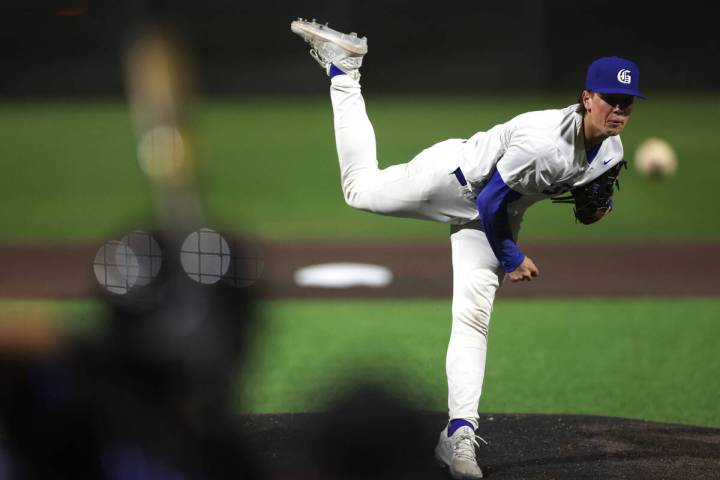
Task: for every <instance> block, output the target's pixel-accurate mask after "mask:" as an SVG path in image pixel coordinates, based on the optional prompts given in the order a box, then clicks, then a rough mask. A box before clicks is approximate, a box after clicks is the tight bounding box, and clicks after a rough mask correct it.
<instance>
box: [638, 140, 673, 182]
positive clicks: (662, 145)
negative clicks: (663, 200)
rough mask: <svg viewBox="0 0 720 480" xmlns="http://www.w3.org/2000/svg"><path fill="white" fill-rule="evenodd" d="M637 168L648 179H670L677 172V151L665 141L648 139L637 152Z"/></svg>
mask: <svg viewBox="0 0 720 480" xmlns="http://www.w3.org/2000/svg"><path fill="white" fill-rule="evenodd" d="M635 168H636V169H637V171H638V172H639V173H640V174H641V175H645V176H648V177H655V178H658V177H668V176H670V175H672V174H673V173H675V170H677V156H676V155H675V150H674V149H673V148H672V145H670V144H669V143H668V142H667V141H665V140H662V139H660V138H648V139H647V140H645V141H644V142H642V143H641V144H640V145H639V146H638V148H637V150H636V151H635Z"/></svg>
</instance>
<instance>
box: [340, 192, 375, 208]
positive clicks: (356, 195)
mask: <svg viewBox="0 0 720 480" xmlns="http://www.w3.org/2000/svg"><path fill="white" fill-rule="evenodd" d="M343 198H344V199H345V203H346V204H347V206H348V207H351V208H354V209H356V210H363V211H366V212H369V211H371V210H370V202H369V201H368V198H367V195H363V194H361V193H360V192H358V191H357V190H356V189H352V188H345V189H343Z"/></svg>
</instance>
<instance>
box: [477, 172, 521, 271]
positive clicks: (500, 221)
mask: <svg viewBox="0 0 720 480" xmlns="http://www.w3.org/2000/svg"><path fill="white" fill-rule="evenodd" d="M521 196H522V195H521V194H520V193H518V192H516V191H514V190H513V189H511V188H510V187H509V186H508V185H507V184H506V183H505V182H504V181H503V178H502V176H501V175H500V173H499V172H498V170H495V171H494V172H493V174H492V176H491V177H490V181H489V182H488V183H487V184H486V185H485V187H484V188H483V189H482V190H481V191H480V194H479V195H478V196H477V199H476V202H475V203H476V205H477V208H478V212H479V213H480V222H481V223H482V225H483V229H484V230H485V236H486V237H487V239H488V243H489V244H490V248H492V251H493V253H495V256H496V257H497V258H498V260H499V261H500V263H501V264H502V266H503V270H505V272H512V271H514V270H515V269H516V268H517V267H518V266H519V265H520V264H521V263H522V261H523V260H524V259H525V255H524V254H523V253H522V252H521V251H520V249H519V248H518V246H517V244H516V243H515V240H514V239H513V235H512V230H511V229H510V223H509V221H508V212H507V205H508V203H510V202H512V201H514V200H517V199H518V198H520V197H521Z"/></svg>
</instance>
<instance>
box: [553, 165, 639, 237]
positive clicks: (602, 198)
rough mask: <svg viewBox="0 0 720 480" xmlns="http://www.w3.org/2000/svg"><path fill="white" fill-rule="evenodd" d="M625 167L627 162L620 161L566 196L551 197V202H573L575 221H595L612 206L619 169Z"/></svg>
mask: <svg viewBox="0 0 720 480" xmlns="http://www.w3.org/2000/svg"><path fill="white" fill-rule="evenodd" d="M623 167H624V168H627V162H626V161H625V160H623V161H621V162H620V163H618V164H617V165H615V166H614V167H612V168H610V169H609V170H608V171H607V172H605V173H603V174H602V175H600V176H599V177H598V178H596V179H595V180H593V181H592V182H590V183H588V184H587V185H582V186H580V187H576V188H573V189H572V190H570V193H569V194H568V195H566V196H561V197H553V198H552V202H553V203H571V204H575V209H574V213H575V221H576V222H580V223H582V224H583V225H590V224H591V223H595V222H597V221H598V220H600V219H601V218H603V217H604V216H605V215H607V214H608V213H610V211H611V210H612V207H613V201H612V196H613V193H615V187H617V189H618V190H620V181H619V180H618V177H619V176H620V169H622V168H623Z"/></svg>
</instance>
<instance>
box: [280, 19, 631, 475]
mask: <svg viewBox="0 0 720 480" xmlns="http://www.w3.org/2000/svg"><path fill="white" fill-rule="evenodd" d="M291 30H292V31H293V32H294V33H296V34H298V35H299V36H300V37H302V38H303V39H304V40H305V41H306V42H308V43H309V44H310V45H311V50H310V54H311V55H312V56H313V58H315V60H316V61H317V62H318V63H319V64H320V65H321V66H322V67H323V68H324V69H325V71H326V73H327V74H328V76H329V77H330V84H331V86H330V97H331V100H332V106H333V113H334V123H335V140H336V144H337V151H338V157H339V161H340V176H341V182H342V191H343V195H344V197H345V201H346V202H347V204H348V205H349V206H351V207H353V208H357V209H360V210H365V211H368V212H374V213H378V214H381V215H392V216H397V217H409V218H418V219H424V220H433V221H436V222H441V223H446V224H449V225H450V241H451V245H452V266H453V299H452V330H451V334H450V342H449V345H448V350H447V359H446V373H447V382H448V412H449V422H448V425H447V426H446V427H444V428H443V429H442V431H441V432H440V438H439V441H438V444H437V447H436V448H435V456H436V457H437V459H438V460H440V461H441V462H442V463H443V464H445V465H447V466H448V467H449V469H450V474H451V476H452V477H453V478H458V479H476V478H482V471H481V469H480V467H479V466H478V463H477V460H476V447H477V446H478V439H480V437H476V435H475V430H476V429H477V427H478V403H479V401H480V395H481V392H482V385H483V377H484V372H485V356H486V351H487V334H488V327H489V323H490V314H491V312H492V307H493V301H494V299H495V292H496V290H497V289H498V288H499V286H500V284H501V282H502V280H503V278H504V276H505V275H507V276H508V277H509V278H510V280H511V281H513V282H517V281H530V280H532V279H533V278H535V277H537V276H538V275H539V273H540V270H539V269H538V267H537V265H536V264H535V262H534V261H533V260H532V259H531V258H530V257H528V256H527V255H525V254H523V252H522V251H521V250H520V248H519V247H518V245H517V236H518V231H519V227H520V223H521V220H522V217H523V214H524V212H525V210H526V209H527V208H528V207H529V206H530V205H532V204H534V203H536V202H538V201H540V200H544V199H547V198H551V199H553V201H557V202H566V203H573V204H574V206H575V217H576V219H577V220H578V221H580V222H582V223H584V224H589V223H593V222H596V221H597V220H600V219H601V218H602V217H603V216H604V215H606V214H607V213H609V212H610V210H611V209H612V198H611V197H612V194H613V192H614V186H615V185H616V184H617V177H618V175H619V171H620V169H621V167H622V166H624V165H625V162H624V160H623V146H622V143H621V142H620V137H619V134H620V132H622V130H623V129H624V128H625V126H626V125H627V122H628V120H629V118H630V114H631V112H632V109H633V101H634V99H635V97H640V98H645V97H643V96H642V95H641V93H640V91H639V80H640V73H639V70H638V67H637V65H635V64H634V63H633V62H631V61H629V60H625V59H622V58H618V57H603V58H600V59H598V60H596V61H595V62H593V63H592V64H591V65H590V67H589V68H588V71H587V79H586V84H585V88H584V89H583V90H582V93H581V94H580V98H579V100H578V103H577V104H573V105H570V106H568V107H565V108H561V109H555V110H544V111H538V112H529V113H524V114H522V115H518V116H517V117H515V118H513V119H511V120H509V121H507V122H506V123H503V124H500V125H496V126H494V127H492V128H490V129H489V130H487V131H484V132H478V133H476V134H475V135H473V136H472V137H470V138H468V139H450V140H446V141H443V142H440V143H438V144H435V145H432V146H430V147H429V148H427V149H425V150H423V151H422V152H420V153H419V154H418V155H417V156H416V157H415V158H413V159H412V160H411V161H410V162H408V163H403V164H399V165H393V166H391V167H389V168H386V169H383V170H380V169H379V168H378V160H377V157H376V148H375V133H374V131H373V127H372V125H371V124H370V120H369V119H368V116H367V114H366V112H365V103H364V99H363V96H362V93H361V89H360V71H359V69H360V67H361V64H362V59H363V56H364V55H365V54H366V53H367V51H368V47H367V39H366V38H364V37H363V38H360V37H358V36H357V35H356V34H355V33H351V34H343V33H340V32H337V31H335V30H332V29H331V28H329V27H328V26H327V25H321V24H319V23H317V22H315V21H314V20H313V21H312V22H308V21H305V20H302V19H298V20H295V21H293V22H292V23H291ZM563 194H566V195H565V196H562V195H563ZM480 440H482V439H480Z"/></svg>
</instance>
